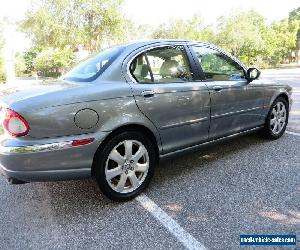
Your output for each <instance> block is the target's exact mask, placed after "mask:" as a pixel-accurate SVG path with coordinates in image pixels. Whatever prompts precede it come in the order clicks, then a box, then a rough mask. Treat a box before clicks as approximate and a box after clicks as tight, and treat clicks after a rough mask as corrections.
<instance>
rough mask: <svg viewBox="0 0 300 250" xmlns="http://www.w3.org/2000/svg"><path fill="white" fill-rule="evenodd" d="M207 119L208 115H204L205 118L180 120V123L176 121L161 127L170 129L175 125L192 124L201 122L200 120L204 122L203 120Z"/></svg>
mask: <svg viewBox="0 0 300 250" xmlns="http://www.w3.org/2000/svg"><path fill="white" fill-rule="evenodd" d="M207 120H208V117H203V118H199V119H194V120H189V121H186V122H179V123H175V124H171V125H166V126H163V127H161V128H160V129H161V130H164V129H168V128H175V127H180V126H184V125H190V124H194V123H199V122H203V121H207Z"/></svg>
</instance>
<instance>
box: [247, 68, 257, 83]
mask: <svg viewBox="0 0 300 250" xmlns="http://www.w3.org/2000/svg"><path fill="white" fill-rule="evenodd" d="M259 76H260V71H259V70H258V69H257V68H249V69H248V70H247V78H248V80H249V81H250V82H252V81H253V80H256V79H257V78H258V77H259Z"/></svg>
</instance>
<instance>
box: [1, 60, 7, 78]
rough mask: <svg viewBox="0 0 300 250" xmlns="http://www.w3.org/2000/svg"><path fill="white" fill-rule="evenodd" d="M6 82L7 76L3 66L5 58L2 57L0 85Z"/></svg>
mask: <svg viewBox="0 0 300 250" xmlns="http://www.w3.org/2000/svg"><path fill="white" fill-rule="evenodd" d="M4 82H6V74H5V70H4V65H3V58H2V57H1V56H0V83H4Z"/></svg>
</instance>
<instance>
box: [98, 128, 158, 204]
mask: <svg viewBox="0 0 300 250" xmlns="http://www.w3.org/2000/svg"><path fill="white" fill-rule="evenodd" d="M155 157H156V155H155V150H154V146H153V143H152V142H151V140H149V139H148V138H147V137H146V136H144V135H143V134H142V133H139V132H133V131H128V132H123V133H121V134H118V135H116V136H115V137H113V138H112V139H111V140H110V141H108V142H107V143H106V145H105V146H104V148H103V150H101V152H98V153H97V154H96V158H95V174H96V180H97V182H98V185H99V187H100V189H101V191H102V192H103V193H104V194H105V195H106V196H107V197H108V198H110V199H112V200H115V201H126V200H130V199H132V198H134V197H135V196H137V195H138V194H139V193H141V192H142V191H143V190H144V189H145V188H146V187H147V186H148V184H149V182H150V179H151V178H152V176H153V173H154V168H155Z"/></svg>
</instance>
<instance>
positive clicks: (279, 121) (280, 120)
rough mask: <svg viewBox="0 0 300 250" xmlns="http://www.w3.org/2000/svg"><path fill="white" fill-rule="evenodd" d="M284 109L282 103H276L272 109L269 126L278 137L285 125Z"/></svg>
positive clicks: (285, 114)
mask: <svg viewBox="0 0 300 250" xmlns="http://www.w3.org/2000/svg"><path fill="white" fill-rule="evenodd" d="M286 117H287V113H286V107H285V105H284V103H283V102H277V103H276V104H275V106H274V107H273V109H272V113H271V118H270V126H271V130H272V132H273V134H275V135H278V134H279V133H280V132H281V131H282V129H283V128H284V126H285V123H286Z"/></svg>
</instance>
